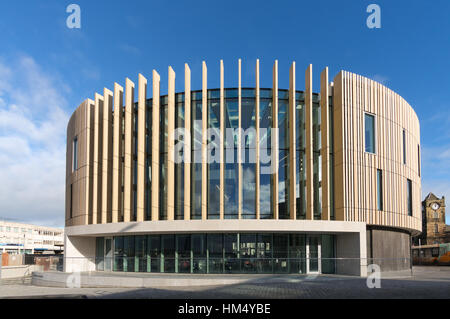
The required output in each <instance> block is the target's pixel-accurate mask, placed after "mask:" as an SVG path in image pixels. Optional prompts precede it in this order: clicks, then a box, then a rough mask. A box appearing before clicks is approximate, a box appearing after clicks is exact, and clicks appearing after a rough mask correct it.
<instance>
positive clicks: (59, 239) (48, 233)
mask: <svg viewBox="0 0 450 319" xmlns="http://www.w3.org/2000/svg"><path fill="white" fill-rule="evenodd" d="M63 250H64V230H63V229H60V228H53V227H45V226H36V225H30V224H22V223H14V222H7V221H1V220H0V252H3V253H4V252H7V253H10V254H19V253H28V254H34V253H46V252H53V251H54V252H55V253H58V252H62V251H63Z"/></svg>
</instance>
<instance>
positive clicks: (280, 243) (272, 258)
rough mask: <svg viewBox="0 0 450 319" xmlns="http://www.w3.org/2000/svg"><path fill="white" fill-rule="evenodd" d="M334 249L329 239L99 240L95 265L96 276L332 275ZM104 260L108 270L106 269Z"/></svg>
mask: <svg viewBox="0 0 450 319" xmlns="http://www.w3.org/2000/svg"><path fill="white" fill-rule="evenodd" d="M111 243H113V245H114V248H111ZM335 245H336V239H335V236H334V235H328V234H322V235H308V234H301V233H290V234H286V233H283V234H281V233H213V234H178V235H173V234H169V235H167V234H164V235H138V236H118V237H114V239H113V240H112V241H111V240H110V239H105V238H103V237H98V238H96V260H95V262H96V270H97V271H110V270H112V271H117V272H154V273H211V274H213V273H297V274H305V273H308V272H319V271H320V272H322V273H328V274H332V273H335V270H336V265H335V263H336V259H335V250H336V247H335ZM111 249H112V251H113V252H114V254H113V256H111V257H109V255H108V254H107V253H106V252H107V251H110V250H111ZM308 252H309V254H308ZM108 258H110V259H111V260H112V261H113V262H112V265H113V266H112V269H111V267H109V268H108V267H105V263H106V264H107V263H108V262H107V261H108Z"/></svg>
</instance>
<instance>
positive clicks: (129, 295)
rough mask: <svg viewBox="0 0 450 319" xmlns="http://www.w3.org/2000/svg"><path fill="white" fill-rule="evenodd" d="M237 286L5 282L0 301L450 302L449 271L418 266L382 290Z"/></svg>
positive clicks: (324, 283)
mask: <svg viewBox="0 0 450 319" xmlns="http://www.w3.org/2000/svg"><path fill="white" fill-rule="evenodd" d="M243 276H247V277H248V280H247V281H245V282H242V283H238V284H229V285H214V286H189V287H155V288H51V287H38V286H33V285H31V281H30V280H26V279H17V280H11V279H10V280H3V281H2V283H1V286H0V298H2V299H3V298H76V299H80V298H88V299H97V298H100V299H103V298H107V299H167V298H175V299H225V298H226V299H265V298H279V299H312V298H322V299H330V298H332V299H368V298H370V299H373V298H375V299H377V298H388V299H392V298H394V299H403V298H413V299H424V298H425V299H434V298H444V299H450V267H446V266H442V267H434V266H417V267H414V268H413V271H412V275H411V274H407V273H402V274H398V275H396V274H395V273H391V274H384V275H383V277H382V279H381V281H380V286H381V287H380V288H368V286H367V281H368V279H366V278H360V277H351V276H341V275H319V276H307V275H267V276H258V275H254V276H253V275H243Z"/></svg>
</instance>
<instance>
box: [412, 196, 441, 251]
mask: <svg viewBox="0 0 450 319" xmlns="http://www.w3.org/2000/svg"><path fill="white" fill-rule="evenodd" d="M445 230H446V225H445V197H444V196H442V198H438V197H436V195H434V194H433V193H429V194H428V195H427V197H425V199H424V201H423V202H422V234H421V235H420V236H419V237H418V238H420V240H421V244H422V245H433V244H443V243H445V239H446V238H445V237H446V234H445ZM418 238H417V240H416V244H419V241H418Z"/></svg>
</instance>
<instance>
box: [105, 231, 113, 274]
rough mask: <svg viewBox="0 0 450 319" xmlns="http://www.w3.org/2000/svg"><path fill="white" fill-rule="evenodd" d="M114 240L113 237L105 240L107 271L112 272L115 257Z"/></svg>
mask: <svg viewBox="0 0 450 319" xmlns="http://www.w3.org/2000/svg"><path fill="white" fill-rule="evenodd" d="M112 243H113V240H112V238H111V237H106V238H105V271H112V263H113V257H114V251H113V245H112Z"/></svg>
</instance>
